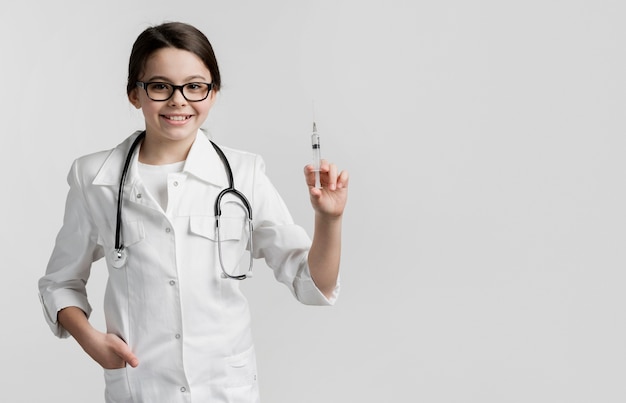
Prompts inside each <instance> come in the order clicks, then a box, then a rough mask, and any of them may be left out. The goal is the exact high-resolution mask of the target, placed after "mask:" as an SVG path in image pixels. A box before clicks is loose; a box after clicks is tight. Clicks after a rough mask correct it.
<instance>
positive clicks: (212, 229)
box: [189, 216, 242, 242]
mask: <svg viewBox="0 0 626 403" xmlns="http://www.w3.org/2000/svg"><path fill="white" fill-rule="evenodd" d="M189 229H190V231H191V232H192V233H193V234H196V235H199V236H201V237H203V238H207V239H210V240H211V241H213V242H217V240H218V238H217V226H216V222H215V217H214V216H191V217H189ZM241 235H242V224H241V220H234V219H232V218H230V217H222V219H221V220H220V240H221V241H237V240H239V239H241Z"/></svg>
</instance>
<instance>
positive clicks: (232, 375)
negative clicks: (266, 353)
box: [225, 347, 259, 403]
mask: <svg viewBox="0 0 626 403" xmlns="http://www.w3.org/2000/svg"><path fill="white" fill-rule="evenodd" d="M225 386H226V390H227V392H228V397H229V400H228V401H229V403H249V402H257V401H258V395H259V392H258V385H257V369H256V355H255V351H254V347H250V348H249V349H248V350H245V351H244V352H242V353H240V354H236V355H233V356H230V357H227V358H226V385H225Z"/></svg>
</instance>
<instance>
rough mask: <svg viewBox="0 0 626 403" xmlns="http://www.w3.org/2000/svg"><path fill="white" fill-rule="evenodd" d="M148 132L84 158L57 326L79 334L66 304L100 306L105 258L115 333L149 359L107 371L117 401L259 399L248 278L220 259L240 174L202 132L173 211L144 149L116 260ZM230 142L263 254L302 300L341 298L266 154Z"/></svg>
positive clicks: (51, 310) (68, 225) (58, 286)
mask: <svg viewBox="0 0 626 403" xmlns="http://www.w3.org/2000/svg"><path fill="white" fill-rule="evenodd" d="M138 134H139V132H136V133H134V134H133V135H132V136H130V137H129V138H128V139H126V140H125V141H124V142H122V143H121V144H120V145H118V146H117V147H116V148H115V149H113V150H109V151H104V152H99V153H95V154H91V155H88V156H85V157H82V158H79V159H77V160H76V161H75V162H74V164H73V165H72V168H71V170H70V172H69V175H68V183H69V185H70V190H69V194H68V197H67V204H66V211H65V217H64V222H63V226H62V228H61V230H60V232H59V234H58V236H57V239H56V244H55V247H54V250H53V253H52V256H51V258H50V261H49V264H48V267H47V270H46V274H45V276H43V277H42V278H41V279H40V281H39V292H40V299H41V302H42V305H43V308H44V313H45V317H46V320H47V321H48V323H49V325H50V327H51V329H52V331H53V332H54V334H55V335H57V336H58V337H68V333H67V331H66V330H65V329H63V327H61V326H60V325H59V323H58V322H57V312H58V311H59V310H61V309H62V308H64V307H68V306H77V307H79V308H81V309H82V310H83V311H85V313H87V315H89V314H90V313H91V306H90V305H89V302H88V300H87V294H86V291H85V285H86V283H87V280H88V278H89V273H90V268H91V263H92V262H94V261H96V260H98V259H100V258H102V257H105V259H106V261H107V267H108V272H109V279H108V283H107V287H106V292H105V301H104V311H105V319H106V326H107V332H109V333H114V334H116V335H118V336H120V337H121V338H122V339H123V340H125V341H126V342H127V343H128V345H129V346H130V347H131V349H132V351H133V352H134V353H135V354H136V355H137V357H138V358H139V361H140V365H139V366H138V367H137V368H132V367H130V366H127V367H126V368H122V369H116V370H105V380H106V388H105V396H106V399H105V400H106V402H107V403H114V402H115V403H131V402H132V403H140V402H142V403H143V402H145V403H159V402H163V403H176V402H187V403H189V402H192V403H195V402H201V403H205V402H218V403H219V402H223V403H226V402H229V403H235V402H236V403H244V402H245V403H250V402H258V401H259V396H258V385H257V373H256V362H255V353H254V346H253V342H252V337H251V332H250V316H249V307H248V303H247V300H246V299H245V297H244V296H243V294H242V293H241V291H240V290H239V281H237V280H226V279H223V278H221V276H220V273H221V269H220V266H219V264H218V261H217V252H216V237H215V219H214V210H213V208H214V201H215V198H216V195H217V194H218V193H219V192H220V191H221V190H222V189H223V188H225V187H227V185H228V180H227V176H226V173H225V169H224V166H223V164H222V162H221V160H220V159H219V156H218V155H217V153H216V152H215V150H214V149H213V147H212V146H211V144H210V142H209V141H208V139H207V138H206V136H204V135H203V134H202V133H201V132H199V134H198V135H197V137H196V140H195V142H194V144H193V146H192V148H191V150H190V152H189V155H188V157H187V160H186V162H185V165H184V169H183V172H181V173H177V174H170V175H169V177H168V199H169V201H168V205H167V211H163V210H162V208H161V207H160V206H159V204H158V203H157V202H156V201H155V200H154V199H153V198H152V197H150V195H149V194H148V192H147V190H146V188H145V187H144V185H143V184H142V181H141V178H140V177H139V175H138V167H137V155H138V152H135V155H134V158H133V160H132V163H131V165H130V169H129V172H128V176H127V180H126V186H125V193H124V194H125V196H124V199H125V202H124V210H123V217H122V220H123V227H122V228H123V239H124V244H125V247H126V251H127V252H128V258H127V260H126V263H125V264H124V266H123V267H121V268H115V267H113V265H112V253H113V249H114V242H115V219H116V217H115V216H116V202H117V192H118V187H119V178H120V175H121V170H122V167H123V163H124V160H125V158H126V155H127V152H128V149H129V147H130V144H131V143H132V141H133V140H134V139H135V137H136V136H137V135H138ZM222 149H223V150H224V153H225V154H226V157H227V158H228V161H229V163H230V165H231V167H232V170H233V175H234V180H235V187H236V188H237V189H238V190H239V191H241V192H243V193H244V194H245V195H246V197H247V198H248V200H249V201H250V204H251V205H252V208H253V223H254V232H253V241H254V253H253V254H254V257H255V258H264V259H265V261H266V263H267V265H268V266H269V267H271V268H272V269H273V270H274V275H275V277H276V278H277V280H279V281H280V282H282V283H284V284H285V285H286V286H287V287H288V288H289V289H290V290H291V291H292V293H293V294H294V296H295V297H296V298H297V299H298V300H299V301H301V302H302V303H304V304H311V305H331V304H333V303H334V300H335V298H336V295H337V293H338V287H337V289H336V290H335V295H334V296H333V297H332V298H330V299H327V298H325V297H324V295H323V294H322V293H321V292H320V291H319V290H318V289H317V288H316V287H315V284H314V283H313V281H312V279H311V276H310V273H309V269H308V266H307V255H308V250H309V246H310V238H309V237H308V235H307V234H306V233H305V231H304V230H303V228H301V227H299V226H297V225H295V224H294V223H293V221H292V218H291V216H290V214H289V212H288V210H287V208H286V206H285V204H284V202H283V201H282V199H281V197H280V196H279V194H278V192H277V191H276V189H275V188H274V187H273V186H272V184H271V183H270V181H269V180H268V178H267V177H266V175H265V173H264V163H263V161H262V159H261V158H260V157H259V156H257V155H254V154H251V153H246V152H241V151H236V150H232V149H228V148H222ZM246 281H254V280H246Z"/></svg>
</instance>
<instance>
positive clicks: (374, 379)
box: [0, 0, 626, 403]
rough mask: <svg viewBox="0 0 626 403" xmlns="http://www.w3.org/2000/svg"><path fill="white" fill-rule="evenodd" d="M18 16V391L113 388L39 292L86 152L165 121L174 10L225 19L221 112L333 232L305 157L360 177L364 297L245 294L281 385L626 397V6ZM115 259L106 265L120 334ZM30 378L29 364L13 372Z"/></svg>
mask: <svg viewBox="0 0 626 403" xmlns="http://www.w3.org/2000/svg"><path fill="white" fill-rule="evenodd" d="M10 10H11V11H6V12H4V13H3V18H2V20H3V22H2V24H0V49H1V52H0V58H1V62H0V73H1V74H0V77H2V88H3V91H2V94H3V95H2V97H0V110H1V111H2V113H3V115H4V116H3V119H2V124H1V125H0V132H1V136H2V137H1V139H2V145H1V146H0V154H1V157H0V164H1V170H2V172H4V174H3V178H4V183H3V188H4V191H3V193H2V194H3V197H2V198H1V201H0V203H2V210H3V211H4V217H3V220H2V221H3V229H4V231H1V232H0V236H1V237H2V243H1V245H2V247H1V248H2V250H1V252H2V257H3V264H2V269H3V270H2V272H3V281H2V282H0V304H1V305H2V306H3V310H2V311H3V315H2V317H3V321H2V322H3V324H2V329H3V331H2V332H0V356H1V357H2V362H3V363H4V365H5V367H6V368H5V371H4V372H3V373H4V374H5V375H4V376H3V377H2V379H1V380H0V385H1V386H2V387H1V390H2V391H3V392H2V397H1V398H0V400H2V401H6V402H11V403H16V402H28V403H32V402H43V401H49V402H66V403H85V402H98V401H100V400H99V399H100V398H101V397H102V394H103V393H102V390H103V378H102V373H101V370H100V369H99V368H98V366H97V365H96V364H95V363H94V362H92V361H91V360H90V359H89V358H88V357H87V356H86V355H85V354H84V353H83V352H82V350H81V349H80V347H79V346H78V344H77V343H75V341H74V340H72V339H68V340H57V339H56V338H54V337H53V335H52V334H51V333H50V331H49V330H48V327H47V326H46V324H45V322H44V318H43V315H42V313H41V308H40V305H39V302H38V298H37V280H38V278H39V277H40V276H41V275H43V273H44V270H45V266H46V263H47V260H48V257H49V255H50V252H51V250H52V246H53V244H54V239H55V236H56V232H57V231H58V229H59V227H60V224H61V220H62V214H63V205H64V201H65V195H66V192H67V184H66V182H65V177H66V174H67V172H68V169H69V167H70V164H71V162H72V161H73V159H74V158H76V157H78V156H80V155H83V154H87V153H90V152H93V151H97V150H101V149H107V148H111V147H113V146H115V145H116V144H118V143H119V142H120V141H121V140H122V139H123V138H125V137H126V136H127V135H128V134H130V133H131V132H132V131H134V130H135V129H138V128H141V127H142V124H143V122H142V119H141V115H140V112H138V111H136V110H135V109H134V108H133V107H131V106H130V105H129V103H128V101H127V99H126V95H125V79H126V67H127V66H126V64H127V61H128V55H129V52H130V47H131V46H132V43H133V41H134V39H135V38H136V36H137V35H138V34H139V33H140V32H141V31H142V30H143V29H144V28H146V27H147V26H148V25H152V24H158V23H161V22H163V21H166V20H182V21H185V22H189V23H192V24H194V25H196V26H197V27H199V28H200V29H201V30H203V31H204V32H205V33H206V34H207V36H208V37H209V39H210V40H211V41H212V43H213V45H214V48H215V51H216V53H217V56H218V60H219V61H220V68H221V70H222V75H223V84H224V85H223V88H222V91H221V93H220V94H219V97H218V100H217V104H216V106H215V107H214V109H213V110H212V111H211V115H210V116H209V119H208V121H207V123H206V127H207V129H208V130H209V131H210V132H211V133H212V135H213V137H214V139H216V140H217V141H218V142H220V143H222V144H225V145H228V146H232V147H237V148H243V149H246V150H249V151H252V152H256V153H260V154H262V155H263V156H264V158H265V160H266V162H267V171H268V174H269V176H270V177H271V178H272V180H273V182H274V183H275V185H276V186H277V187H278V189H279V190H280V191H281V194H282V195H283V197H284V199H285V201H286V202H287V204H288V206H289V207H290V209H291V212H292V214H293V216H294V218H295V219H296V221H297V222H299V223H300V224H301V225H302V226H303V227H305V228H306V229H307V231H309V232H311V231H312V228H313V226H312V221H313V213H312V210H311V208H310V205H309V203H308V195H307V190H306V186H305V184H304V181H303V177H302V167H303V166H304V165H305V164H306V163H308V161H309V159H310V143H309V131H310V128H311V120H312V114H313V112H312V109H313V108H312V104H313V102H314V103H315V119H316V121H317V126H318V128H319V130H320V134H321V141H322V152H323V154H324V156H325V157H327V158H329V159H331V160H332V161H334V162H336V163H337V164H338V165H339V166H340V168H343V169H347V170H348V171H349V172H350V174H351V182H350V199H349V204H348V208H347V211H346V214H345V218H344V233H343V239H344V244H343V246H344V253H343V260H342V263H343V266H342V294H341V297H340V299H339V301H338V303H337V305H336V306H335V307H333V308H320V307H306V306H302V305H299V304H298V303H297V302H296V301H295V300H294V299H293V298H292V297H291V295H290V294H289V293H288V291H287V290H286V289H285V288H284V287H283V286H281V285H279V284H278V283H276V282H275V281H274V279H273V277H272V275H271V272H270V271H269V270H268V269H267V268H266V267H265V266H264V265H263V262H258V264H257V266H256V269H255V270H256V273H257V275H256V277H255V278H254V279H252V280H246V282H245V284H244V285H243V287H245V291H246V293H247V295H248V296H249V299H250V303H251V306H252V311H253V326H254V329H253V332H254V335H255V339H256V343H257V349H258V354H259V357H258V359H259V370H260V382H261V391H262V398H263V400H264V401H265V402H268V403H294V402H295V403H319V402H330V403H348V402H367V403H370V402H372V403H374V402H376V403H378V402H409V401H410V402H428V403H458V402H463V403H465V402H471V403H474V402H476V403H503V402H507V403H518V402H519V403H527V402H533V403H557V402H563V403H588V402H603V403H611V402H624V401H626V388H625V387H624V378H626V366H625V365H624V362H626V342H625V340H626V321H625V320H624V318H625V316H626V315H625V313H626V312H625V308H624V307H625V306H626V293H625V292H624V284H625V282H626V271H625V268H626V248H625V247H624V245H626V214H625V210H624V207H625V206H626V191H625V188H624V182H625V179H626V165H625V163H624V155H625V154H626V136H624V133H626V130H625V129H626V128H625V119H624V117H625V111H626V98H625V94H626V79H625V77H626V75H625V74H624V72H625V71H626V56H625V51H624V50H625V49H626V46H625V45H626V37H625V34H626V25H625V24H624V21H625V20H626V3H624V2H623V1H618V0H614V1H610V0H573V1H560V0H541V1H539V0H527V1H495V0H480V1H464V0H447V1H409V0H385V1H382V0H381V1H377V0H366V1H358V0H335V1H330V0H317V1H287V0H268V1H251V0H243V1H202V2H201V1H188V0H180V1H176V2H172V1H167V2H166V1H162V0H152V1H145V0H144V1H133V2H129V1H120V0H110V1H102V2H99V3H93V2H85V1H78V0H75V1H56V2H48V1H43V0H39V1H29V0H24V1H21V2H16V3H15V4H13V5H12V6H11V8H10ZM105 281H106V269H105V267H104V265H103V264H102V262H97V263H95V264H94V267H93V273H92V277H91V279H90V282H89V292H90V298H91V301H92V305H93V306H94V308H95V311H96V312H95V313H94V316H93V322H94V324H95V325H96V326H99V327H100V328H101V329H102V328H103V317H102V312H101V311H102V308H101V306H102V302H101V300H102V294H103V289H104V283H105ZM7 374H8V376H7Z"/></svg>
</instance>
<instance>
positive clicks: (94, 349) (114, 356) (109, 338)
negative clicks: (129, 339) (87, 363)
mask: <svg viewBox="0 0 626 403" xmlns="http://www.w3.org/2000/svg"><path fill="white" fill-rule="evenodd" d="M57 319H58V321H59V323H60V324H61V326H63V327H64V328H65V329H66V330H67V331H68V332H69V333H70V334H71V335H72V336H73V337H74V339H75V340H76V341H77V342H78V344H80V346H81V347H82V348H83V350H85V352H86V353H87V354H89V356H91V358H93V359H94V360H95V361H96V362H97V363H98V364H100V365H101V366H102V367H103V368H106V369H115V368H123V367H124V366H126V363H128V364H129V365H130V366H132V367H136V366H137V365H138V364H139V360H138V359H137V357H136V356H135V355H134V354H133V353H132V351H130V348H129V347H128V345H127V344H126V343H124V341H123V340H122V339H120V338H119V337H118V336H116V335H114V334H110V333H102V332H99V331H98V330H96V329H95V328H93V327H92V326H91V324H90V323H89V320H87V316H86V315H85V312H83V310H82V309H80V308H78V307H75V306H70V307H67V308H64V309H62V310H60V311H59V312H58V315H57Z"/></svg>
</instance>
